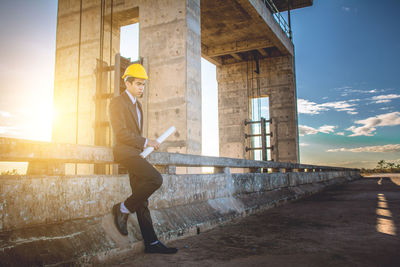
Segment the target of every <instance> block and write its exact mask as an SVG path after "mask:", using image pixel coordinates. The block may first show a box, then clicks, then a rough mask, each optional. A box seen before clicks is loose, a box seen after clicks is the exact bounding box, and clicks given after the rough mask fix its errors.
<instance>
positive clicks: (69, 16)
mask: <svg viewBox="0 0 400 267" xmlns="http://www.w3.org/2000/svg"><path fill="white" fill-rule="evenodd" d="M82 2H83V7H82V16H81V13H80V0H59V5H58V24H57V44H56V68H55V89H54V106H55V113H56V116H55V120H54V122H53V136H52V140H53V141H54V142H62V143H75V142H76V139H78V143H79V144H91V145H93V144H95V143H96V144H97V145H107V143H108V142H107V140H108V141H109V140H110V139H111V138H110V136H109V135H108V133H107V134H106V136H102V137H101V138H100V139H101V140H100V141H101V144H100V143H99V138H98V137H97V141H96V142H95V128H94V127H95V125H94V124H95V120H96V118H97V120H99V118H100V120H101V121H104V122H106V121H108V114H107V107H108V103H109V100H101V104H100V106H101V109H100V110H99V105H98V106H97V110H96V104H95V100H94V97H95V94H96V87H97V91H98V84H96V67H97V66H98V63H99V59H100V43H101V40H102V39H104V41H103V44H102V45H103V62H104V64H105V65H108V66H109V65H113V64H114V56H115V54H116V53H118V52H119V47H120V44H119V42H120V27H121V26H124V25H129V24H132V23H136V22H139V25H140V26H139V30H140V40H139V47H140V48H139V56H141V57H143V58H144V59H145V65H146V67H147V69H148V74H149V76H150V80H149V83H148V86H147V90H148V92H147V97H146V98H143V99H141V101H142V102H143V106H144V107H145V109H146V110H147V113H146V116H145V119H146V117H147V118H148V119H147V120H145V125H144V128H145V129H144V130H145V131H144V132H145V133H148V136H149V137H150V138H155V137H158V136H159V135H161V134H162V133H163V132H164V131H165V130H166V129H168V128H169V127H170V126H171V125H174V126H175V127H176V128H177V131H176V133H175V135H174V136H173V137H170V138H169V139H168V141H167V142H166V143H165V144H163V146H162V147H161V151H170V152H180V153H190V154H200V153H201V38H200V31H201V28H200V1H199V0H170V1H162V0H146V1H144V0H143V1H131V0H120V1H114V2H113V3H114V5H113V13H112V14H113V15H112V16H113V19H112V39H111V43H112V44H111V45H112V50H111V53H110V33H111V5H110V4H111V1H105V3H106V4H105V11H104V33H103V35H101V34H100V33H101V30H100V25H101V1H100V0H87V1H82ZM79 28H81V33H79ZM79 38H81V41H80V42H79ZM79 55H80V60H79ZM79 62H80V69H78V65H79ZM109 74H110V73H106V74H104V75H103V79H102V84H103V86H102V87H103V90H101V91H102V92H103V93H113V92H114V88H113V87H114V86H113V85H114V81H113V79H114V73H113V72H112V73H111V75H109ZM78 77H79V86H78ZM110 85H111V86H110ZM78 87H79V95H78ZM77 106H78V116H77ZM77 120H78V131H76V128H77V127H76V125H77ZM76 132H78V134H77V135H78V136H77V138H76ZM107 132H108V129H107ZM103 141H105V142H103ZM103 143H104V144H103ZM79 167H80V168H78V170H79V173H80V174H84V173H92V172H93V170H94V169H93V166H89V165H86V166H79ZM66 171H67V173H73V172H74V164H71V165H69V167H67V169H66Z"/></svg>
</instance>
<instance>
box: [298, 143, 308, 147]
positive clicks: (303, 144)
mask: <svg viewBox="0 0 400 267" xmlns="http://www.w3.org/2000/svg"><path fill="white" fill-rule="evenodd" d="M309 145H310V144H307V143H300V146H302V147H304V146H309Z"/></svg>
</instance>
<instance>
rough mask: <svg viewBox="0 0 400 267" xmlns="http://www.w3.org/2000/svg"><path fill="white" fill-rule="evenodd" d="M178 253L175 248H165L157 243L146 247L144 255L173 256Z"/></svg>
mask: <svg viewBox="0 0 400 267" xmlns="http://www.w3.org/2000/svg"><path fill="white" fill-rule="evenodd" d="M176 252H178V249H177V248H169V247H166V246H165V245H164V244H163V243H161V242H160V241H158V242H157V243H156V244H154V245H146V247H145V249H144V253H160V254H174V253H176Z"/></svg>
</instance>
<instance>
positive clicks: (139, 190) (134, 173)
mask: <svg viewBox="0 0 400 267" xmlns="http://www.w3.org/2000/svg"><path fill="white" fill-rule="evenodd" d="M119 163H120V164H121V165H123V166H124V167H125V168H127V169H128V173H129V181H130V184H131V188H132V195H131V196H129V197H128V198H127V199H126V200H125V202H124V204H125V207H126V208H127V209H128V210H129V211H130V212H131V213H134V212H136V216H137V219H138V222H139V226H140V231H141V232H142V236H143V239H144V243H145V244H146V245H148V244H150V243H152V242H154V241H156V240H158V238H157V236H156V234H155V232H154V228H153V221H152V219H151V215H150V212H149V209H148V203H149V202H148V200H147V199H148V198H149V197H150V196H151V194H153V193H154V191H156V190H157V189H158V188H160V186H161V185H162V176H161V174H160V173H159V172H158V171H157V170H156V169H155V168H154V167H153V165H151V164H150V163H149V162H147V160H145V159H143V158H142V157H140V156H139V155H138V156H133V157H129V158H125V159H122V160H119Z"/></svg>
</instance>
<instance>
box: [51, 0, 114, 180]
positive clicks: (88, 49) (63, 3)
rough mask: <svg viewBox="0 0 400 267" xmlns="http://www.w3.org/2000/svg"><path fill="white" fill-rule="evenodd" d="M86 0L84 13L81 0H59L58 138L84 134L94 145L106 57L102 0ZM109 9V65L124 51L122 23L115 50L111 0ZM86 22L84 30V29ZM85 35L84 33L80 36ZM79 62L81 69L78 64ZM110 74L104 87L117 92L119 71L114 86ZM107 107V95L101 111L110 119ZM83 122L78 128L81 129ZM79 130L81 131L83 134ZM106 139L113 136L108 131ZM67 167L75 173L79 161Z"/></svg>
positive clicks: (87, 169) (83, 169) (85, 168)
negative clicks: (99, 74) (100, 66)
mask: <svg viewBox="0 0 400 267" xmlns="http://www.w3.org/2000/svg"><path fill="white" fill-rule="evenodd" d="M82 2H83V6H82V16H81V14H80V1H79V0H59V2H58V17H57V41H56V62H55V79H54V110H55V118H54V121H53V133H52V141H53V142H60V143H73V144H74V143H76V140H78V144H90V145H94V144H95V143H94V140H95V134H94V126H95V125H94V122H95V116H96V110H95V100H94V97H95V94H96V73H95V70H96V66H97V63H98V60H99V58H100V40H101V39H100V37H101V36H100V22H101V5H100V3H101V2H100V1H99V0H88V1H82ZM104 13H105V15H106V16H105V19H104V36H103V39H104V43H103V61H104V62H105V64H106V65H112V64H114V55H115V54H116V53H118V52H119V36H120V29H119V26H118V25H116V24H114V25H113V29H112V51H111V55H110V32H111V23H110V16H109V14H110V2H109V1H108V2H107V5H106V9H105V12H104ZM107 14H108V17H107ZM80 27H81V32H79V28H80ZM79 38H80V39H81V40H80V42H79ZM79 55H80V59H79ZM110 56H111V60H110ZM79 62H80V69H78V65H79ZM78 77H79V85H78ZM109 77H110V76H109V75H107V74H104V75H103V83H104V84H103V87H104V90H107V91H110V92H112V91H113V88H112V87H113V75H111V79H112V80H111V88H110V87H109V84H110V78H109ZM78 86H79V95H78ZM77 106H78V109H77ZM106 107H107V100H104V108H103V109H102V112H101V114H100V115H101V117H102V118H101V120H103V121H107V120H108V118H107V112H106ZM97 112H99V110H98V111H97ZM77 114H78V116H77ZM98 115H99V113H98ZM77 120H78V124H77ZM77 125H78V131H76V126H77ZM76 133H78V136H77V137H76ZM107 134H108V130H107ZM105 139H106V140H109V137H108V135H107V136H106V137H105ZM104 145H105V144H104ZM66 172H67V173H71V172H72V173H73V172H74V164H68V165H67V168H66ZM78 173H80V174H85V173H87V174H89V173H93V166H91V165H78Z"/></svg>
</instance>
